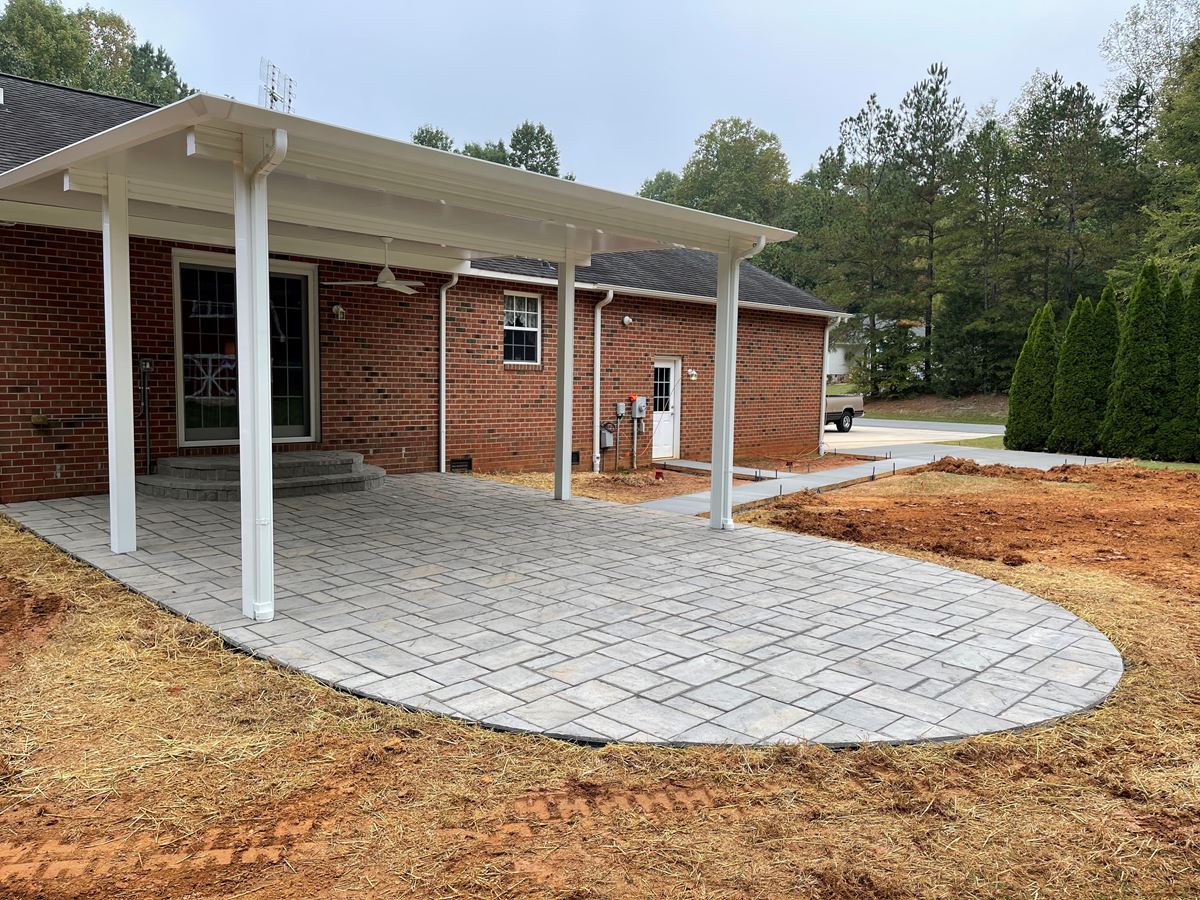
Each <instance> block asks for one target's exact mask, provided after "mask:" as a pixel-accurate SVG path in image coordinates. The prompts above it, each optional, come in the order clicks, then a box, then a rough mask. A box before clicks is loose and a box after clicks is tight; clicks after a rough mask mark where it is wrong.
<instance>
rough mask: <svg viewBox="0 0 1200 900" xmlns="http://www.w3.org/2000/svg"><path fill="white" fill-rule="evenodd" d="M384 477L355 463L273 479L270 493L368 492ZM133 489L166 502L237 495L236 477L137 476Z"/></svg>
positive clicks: (384, 474)
mask: <svg viewBox="0 0 1200 900" xmlns="http://www.w3.org/2000/svg"><path fill="white" fill-rule="evenodd" d="M386 475H387V473H386V472H384V470H383V469H381V468H379V466H369V465H364V464H362V463H359V468H358V470H357V471H354V472H334V473H331V474H325V475H292V476H289V477H286V478H280V477H278V476H276V478H275V480H274V486H273V490H274V495H275V497H277V498H282V497H307V496H310V495H314V494H342V493H348V492H350V491H372V490H375V489H376V488H378V487H380V486H382V485H383V480H384V478H385V477H386ZM137 490H138V493H139V494H144V495H146V496H149V497H162V498H165V499H170V500H226V501H229V500H232V501H235V502H236V501H237V500H238V499H240V496H241V494H240V488H239V483H238V480H237V479H236V478H234V479H223V480H220V481H218V480H214V479H211V478H203V479H195V478H176V477H172V476H169V475H140V476H138V479H137Z"/></svg>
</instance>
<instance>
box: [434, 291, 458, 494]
mask: <svg viewBox="0 0 1200 900" xmlns="http://www.w3.org/2000/svg"><path fill="white" fill-rule="evenodd" d="M456 284H458V273H455V274H454V275H452V276H451V277H450V280H449V281H447V282H446V283H445V284H443V285H442V286H441V287H440V288H438V471H439V472H441V473H442V474H443V475H444V474H445V473H446V292H447V291H449V290H450V288H452V287H454V286H455V285H456Z"/></svg>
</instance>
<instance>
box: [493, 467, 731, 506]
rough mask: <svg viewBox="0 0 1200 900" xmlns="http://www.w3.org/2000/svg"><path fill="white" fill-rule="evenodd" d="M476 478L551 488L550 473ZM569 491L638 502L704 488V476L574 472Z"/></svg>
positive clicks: (653, 471)
mask: <svg viewBox="0 0 1200 900" xmlns="http://www.w3.org/2000/svg"><path fill="white" fill-rule="evenodd" d="M474 474H475V476H476V477H477V478H485V479H487V480H489V481H503V482H505V483H507V484H516V485H520V486H522V487H531V488H536V489H538V490H541V491H552V490H554V473H552V472H476V473H474ZM571 490H572V491H573V492H574V493H575V494H576V495H577V496H580V497H592V498H594V499H596V500H608V501H609V502H610V503H642V502H644V501H646V500H659V499H661V498H663V497H676V496H678V495H680V494H694V493H695V492H696V491H706V490H708V476H707V475H693V474H691V473H688V472H674V471H667V470H664V469H650V468H647V469H635V470H634V471H631V472H576V473H575V474H574V475H572V476H571Z"/></svg>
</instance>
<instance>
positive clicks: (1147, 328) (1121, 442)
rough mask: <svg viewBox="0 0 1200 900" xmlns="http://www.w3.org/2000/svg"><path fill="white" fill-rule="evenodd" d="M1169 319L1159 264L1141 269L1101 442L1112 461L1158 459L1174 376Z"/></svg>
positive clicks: (1128, 311) (1125, 323) (1123, 333)
mask: <svg viewBox="0 0 1200 900" xmlns="http://www.w3.org/2000/svg"><path fill="white" fill-rule="evenodd" d="M1166 327H1167V322H1166V315H1165V311H1164V305H1163V292H1162V286H1161V285H1160V283H1159V279H1158V265H1157V264H1156V263H1155V262H1154V260H1153V259H1151V260H1148V261H1147V262H1146V264H1145V265H1144V266H1143V267H1142V274H1141V275H1139V276H1138V280H1137V284H1136V285H1134V288H1133V297H1132V298H1131V299H1130V301H1129V306H1128V307H1127V308H1126V309H1125V316H1124V318H1123V320H1122V322H1121V343H1120V347H1119V349H1118V350H1117V361H1116V365H1115V366H1114V367H1113V381H1112V387H1111V388H1110V389H1109V393H1108V408H1107V410H1106V411H1105V414H1104V426H1103V427H1102V429H1101V432H1100V443H1101V446H1102V447H1103V449H1104V453H1105V454H1106V455H1108V456H1132V457H1139V458H1142V459H1156V458H1157V457H1158V454H1159V450H1160V446H1161V443H1160V436H1161V431H1162V425H1163V418H1164V405H1165V404H1164V402H1163V388H1164V386H1165V385H1166V384H1167V383H1168V376H1169V373H1170V360H1169V358H1168V354H1169V350H1168V347H1167V338H1166Z"/></svg>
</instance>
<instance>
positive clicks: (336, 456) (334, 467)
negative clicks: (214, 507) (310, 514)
mask: <svg viewBox="0 0 1200 900" xmlns="http://www.w3.org/2000/svg"><path fill="white" fill-rule="evenodd" d="M362 465H363V457H362V454H361V453H352V452H350V451H347V450H301V451H297V452H295V453H273V454H271V470H272V472H273V473H274V476H275V480H276V481H278V480H280V479H282V478H301V477H306V476H310V475H341V474H346V473H349V472H357V471H359V470H361V469H362ZM240 467H241V457H239V456H238V454H236V453H224V454H220V455H217V456H166V457H163V458H162V459H160V460H158V461H157V463H156V465H155V474H157V475H163V476H165V477H167V478H183V479H191V480H196V481H234V482H236V481H237V480H238V475H239V473H240V471H241V468H240Z"/></svg>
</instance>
